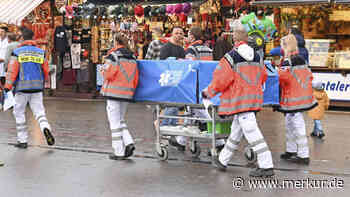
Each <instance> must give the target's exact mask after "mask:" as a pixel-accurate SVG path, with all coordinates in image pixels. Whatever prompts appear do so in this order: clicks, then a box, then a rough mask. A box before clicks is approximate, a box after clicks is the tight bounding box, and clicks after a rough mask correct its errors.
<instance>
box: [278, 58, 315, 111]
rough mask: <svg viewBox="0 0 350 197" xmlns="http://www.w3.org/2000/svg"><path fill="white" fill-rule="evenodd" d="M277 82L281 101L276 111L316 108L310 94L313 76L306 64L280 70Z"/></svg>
mask: <svg viewBox="0 0 350 197" xmlns="http://www.w3.org/2000/svg"><path fill="white" fill-rule="evenodd" d="M292 64H293V63H292ZM279 80H280V88H281V99H280V108H279V109H278V111H281V112H297V111H306V110H309V109H311V108H313V107H315V106H317V102H316V100H315V99H314V96H313V94H312V80H313V76H312V73H311V71H310V69H309V68H308V66H307V65H306V64H302V65H292V66H288V67H287V68H285V69H281V70H280V71H279Z"/></svg>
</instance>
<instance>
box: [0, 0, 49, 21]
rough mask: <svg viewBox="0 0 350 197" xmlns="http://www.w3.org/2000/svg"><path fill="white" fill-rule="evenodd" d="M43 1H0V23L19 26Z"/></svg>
mask: <svg viewBox="0 0 350 197" xmlns="http://www.w3.org/2000/svg"><path fill="white" fill-rule="evenodd" d="M43 1H44V0H0V23H8V24H20V22H21V21H22V20H23V18H24V17H26V16H27V15H28V14H29V13H30V12H31V11H33V10H34V9H35V8H36V7H37V6H39V5H40V4H41V3H42V2H43Z"/></svg>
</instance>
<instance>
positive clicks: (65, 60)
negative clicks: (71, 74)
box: [63, 52, 72, 69]
mask: <svg viewBox="0 0 350 197" xmlns="http://www.w3.org/2000/svg"><path fill="white" fill-rule="evenodd" d="M71 62H72V61H71V58H70V53H69V52H66V53H64V57H63V68H65V69H68V68H71V67H72V65H71Z"/></svg>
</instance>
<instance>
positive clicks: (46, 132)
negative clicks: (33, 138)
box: [44, 129, 55, 146]
mask: <svg viewBox="0 0 350 197" xmlns="http://www.w3.org/2000/svg"><path fill="white" fill-rule="evenodd" d="M44 135H45V138H46V142H47V144H48V145H49V146H52V145H54V144H55V138H54V137H53V135H52V134H51V132H50V130H48V129H44Z"/></svg>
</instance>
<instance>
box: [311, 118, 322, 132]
mask: <svg viewBox="0 0 350 197" xmlns="http://www.w3.org/2000/svg"><path fill="white" fill-rule="evenodd" d="M313 133H315V134H317V133H323V129H322V124H321V120H314V130H313Z"/></svg>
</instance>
